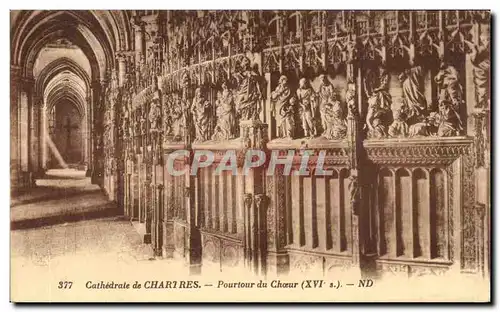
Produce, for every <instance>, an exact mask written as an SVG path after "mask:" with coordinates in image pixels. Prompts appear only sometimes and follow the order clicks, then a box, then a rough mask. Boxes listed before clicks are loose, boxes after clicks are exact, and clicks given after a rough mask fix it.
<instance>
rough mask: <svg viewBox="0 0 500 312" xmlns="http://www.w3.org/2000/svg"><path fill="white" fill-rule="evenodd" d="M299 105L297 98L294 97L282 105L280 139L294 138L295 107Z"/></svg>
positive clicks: (279, 127) (279, 126)
mask: <svg viewBox="0 0 500 312" xmlns="http://www.w3.org/2000/svg"><path fill="white" fill-rule="evenodd" d="M296 105H297V98H296V97H292V98H290V100H289V101H286V102H285V103H283V105H281V107H280V110H279V115H280V117H281V118H280V124H279V125H278V137H280V138H289V139H293V138H294V132H295V107H296Z"/></svg>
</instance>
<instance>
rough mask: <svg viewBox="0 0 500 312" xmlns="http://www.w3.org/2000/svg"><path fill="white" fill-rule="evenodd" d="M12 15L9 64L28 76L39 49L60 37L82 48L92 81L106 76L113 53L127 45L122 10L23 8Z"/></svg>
mask: <svg viewBox="0 0 500 312" xmlns="http://www.w3.org/2000/svg"><path fill="white" fill-rule="evenodd" d="M11 16H12V21H11V38H12V39H11V60H12V61H11V63H12V65H17V66H20V67H21V69H22V72H23V74H24V76H27V77H30V76H31V75H32V71H33V65H34V62H35V60H36V58H37V56H38V54H39V52H40V50H41V49H42V48H43V47H44V46H45V45H46V44H47V43H50V42H52V41H54V40H57V39H59V38H66V39H68V40H70V41H71V42H72V43H74V44H75V45H77V46H78V47H80V48H81V49H82V51H83V52H84V54H85V55H86V57H87V58H88V60H89V63H90V64H91V67H92V81H99V80H100V79H103V78H105V76H106V74H107V73H108V71H109V70H111V69H113V68H114V67H115V52H116V51H117V50H118V49H121V48H123V47H125V48H126V47H129V46H130V33H129V32H130V28H129V26H128V25H127V23H125V20H126V18H127V13H125V12H122V13H116V12H114V13H109V12H107V13H105V12H103V11H22V12H18V13H16V14H13V15H11ZM117 20H118V21H120V22H119V23H117Z"/></svg>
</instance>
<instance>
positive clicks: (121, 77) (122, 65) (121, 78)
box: [116, 52, 127, 87]
mask: <svg viewBox="0 0 500 312" xmlns="http://www.w3.org/2000/svg"><path fill="white" fill-rule="evenodd" d="M116 59H117V60H118V86H120V87H122V86H123V83H124V82H125V76H126V74H127V56H126V55H125V54H124V53H122V52H118V53H116Z"/></svg>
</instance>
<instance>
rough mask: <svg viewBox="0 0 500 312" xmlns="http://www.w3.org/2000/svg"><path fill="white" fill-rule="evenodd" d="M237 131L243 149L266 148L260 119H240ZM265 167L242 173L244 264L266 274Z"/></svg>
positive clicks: (265, 129) (266, 199) (265, 135)
mask: <svg viewBox="0 0 500 312" xmlns="http://www.w3.org/2000/svg"><path fill="white" fill-rule="evenodd" d="M240 133H241V138H242V141H243V146H244V150H260V151H263V152H265V150H266V144H267V142H268V136H267V133H268V126H267V124H265V123H262V122H261V121H260V120H245V121H241V122H240ZM264 175H265V169H264V167H263V166H261V167H257V168H250V169H249V172H248V173H247V175H245V177H244V178H245V190H244V194H245V195H244V196H245V197H244V206H245V208H244V213H245V232H244V234H245V235H244V250H245V264H246V266H248V267H249V268H250V269H251V270H252V271H253V272H254V273H255V274H265V272H266V267H267V264H266V262H267V239H266V236H267V235H266V234H267V222H266V220H267V202H268V197H267V195H266V194H265V190H264V183H265V181H264Z"/></svg>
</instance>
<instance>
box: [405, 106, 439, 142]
mask: <svg viewBox="0 0 500 312" xmlns="http://www.w3.org/2000/svg"><path fill="white" fill-rule="evenodd" d="M436 116H437V113H436V112H433V113H430V114H429V116H427V117H424V118H423V119H422V120H421V121H419V122H417V123H415V124H413V125H411V126H410V128H409V130H408V136H409V137H410V138H411V137H421V136H431V135H433V134H434V133H435V132H436V131H437V127H436Z"/></svg>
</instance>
